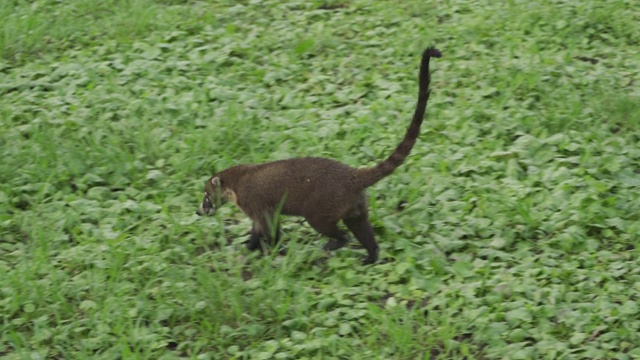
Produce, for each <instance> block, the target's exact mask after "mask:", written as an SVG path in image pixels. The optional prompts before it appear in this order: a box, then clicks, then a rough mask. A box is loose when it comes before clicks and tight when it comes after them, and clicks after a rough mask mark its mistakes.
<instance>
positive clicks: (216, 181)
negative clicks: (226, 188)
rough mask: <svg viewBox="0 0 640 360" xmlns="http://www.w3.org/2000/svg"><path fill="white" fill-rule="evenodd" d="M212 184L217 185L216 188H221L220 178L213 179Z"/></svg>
mask: <svg viewBox="0 0 640 360" xmlns="http://www.w3.org/2000/svg"><path fill="white" fill-rule="evenodd" d="M211 184H213V185H215V186H220V178H219V177H217V176H216V177H214V178H213V179H211Z"/></svg>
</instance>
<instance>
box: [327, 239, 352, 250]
mask: <svg viewBox="0 0 640 360" xmlns="http://www.w3.org/2000/svg"><path fill="white" fill-rule="evenodd" d="M345 245H347V241H346V240H336V239H331V240H329V241H328V242H327V243H326V244H325V245H324V248H323V249H325V250H327V251H333V250H338V249H340V248H343V247H344V246H345Z"/></svg>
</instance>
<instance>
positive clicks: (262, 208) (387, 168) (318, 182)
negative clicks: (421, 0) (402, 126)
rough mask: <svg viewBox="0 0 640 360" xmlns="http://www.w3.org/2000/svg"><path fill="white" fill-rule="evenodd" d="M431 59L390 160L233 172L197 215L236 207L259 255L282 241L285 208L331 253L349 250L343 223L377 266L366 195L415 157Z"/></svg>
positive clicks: (219, 181)
mask: <svg viewBox="0 0 640 360" xmlns="http://www.w3.org/2000/svg"><path fill="white" fill-rule="evenodd" d="M431 57H440V51H438V50H437V49H435V48H427V49H426V50H425V51H424V53H423V55H422V62H421V66H420V76H419V84H420V90H419V94H418V103H417V105H416V109H415V113H414V115H413V119H412V121H411V124H410V125H409V128H408V129H407V132H406V134H405V137H404V139H403V140H402V142H401V143H400V144H399V145H398V146H397V147H396V149H395V151H394V152H393V153H392V154H391V155H390V156H389V157H388V158H387V159H386V160H384V161H382V162H380V163H379V164H377V165H375V166H373V167H370V168H363V169H354V168H351V167H349V166H347V165H344V164H342V163H339V162H337V161H334V160H330V159H325V158H316V157H307V158H296V159H289V160H280V161H274V162H270V163H265V164H258V165H238V166H234V167H231V168H228V169H226V170H223V171H221V172H219V173H217V174H215V175H214V176H212V177H211V178H210V179H209V180H208V181H207V183H206V184H205V198H204V200H203V203H202V205H201V206H200V209H198V211H197V214H198V215H205V214H207V215H208V214H212V213H214V212H215V208H216V206H221V205H222V204H224V203H225V202H228V201H231V202H233V203H235V204H236V205H237V206H238V207H239V208H240V209H241V210H242V211H243V212H244V213H245V214H246V215H247V216H248V217H249V218H250V219H251V220H252V221H253V226H252V229H251V237H250V239H249V242H248V244H247V246H248V247H249V248H250V249H257V248H260V240H261V239H263V238H264V239H266V240H271V242H273V240H276V241H277V239H278V237H279V228H276V229H275V239H272V236H271V235H272V234H273V233H274V232H272V231H271V229H270V228H269V223H270V221H271V220H272V219H273V218H274V215H275V212H276V211H277V208H278V206H279V204H281V203H282V209H281V214H283V215H297V216H302V217H304V218H305V219H306V220H307V222H308V223H309V225H311V226H312V227H313V228H314V229H315V230H316V231H318V232H319V233H320V234H322V235H325V236H327V237H329V238H331V240H330V241H329V242H328V243H327V244H326V245H325V249H327V250H335V249H339V248H341V247H343V246H344V245H345V244H346V242H347V237H346V233H345V232H344V231H342V230H340V229H339V228H338V222H339V221H340V220H342V222H343V223H344V224H345V225H346V227H347V228H348V229H349V230H350V231H351V232H352V233H353V234H354V235H355V237H356V239H357V240H358V241H359V242H360V243H361V244H362V245H363V246H364V247H365V249H366V250H367V252H368V256H367V258H366V259H365V264H370V263H374V262H375V261H376V260H377V258H378V245H377V244H376V241H375V238H374V235H373V230H372V228H371V224H370V223H369V220H368V207H367V199H366V196H365V189H366V188H367V187H369V186H371V185H373V184H375V183H377V182H378V181H380V180H382V179H383V178H385V177H386V176H388V175H390V174H391V173H392V172H393V171H394V170H395V169H396V168H397V167H398V166H400V165H401V164H402V163H403V162H404V160H405V159H406V158H407V156H408V155H409V153H410V152H411V149H412V148H413V145H414V144H415V142H416V139H417V138H418V135H419V134H420V125H421V124H422V120H423V118H424V114H425V110H426V106H427V102H428V100H429V94H430V89H429V85H430V74H429V59H430V58H431ZM283 199H284V202H282V200H283ZM213 202H215V203H213Z"/></svg>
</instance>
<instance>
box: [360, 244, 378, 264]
mask: <svg viewBox="0 0 640 360" xmlns="http://www.w3.org/2000/svg"><path fill="white" fill-rule="evenodd" d="M376 261H378V249H377V248H376V249H375V250H374V251H373V252H371V253H369V256H367V257H366V258H365V259H364V261H363V262H362V263H363V265H371V264H374V263H375V262H376Z"/></svg>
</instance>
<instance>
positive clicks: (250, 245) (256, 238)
mask: <svg viewBox="0 0 640 360" xmlns="http://www.w3.org/2000/svg"><path fill="white" fill-rule="evenodd" d="M262 237H263V235H262V234H261V233H260V232H259V231H258V230H257V229H256V224H255V223H254V224H253V225H252V226H251V235H250V236H249V240H248V241H247V249H249V250H251V251H254V250H258V249H262V246H261V245H260V240H261V238H262Z"/></svg>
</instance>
